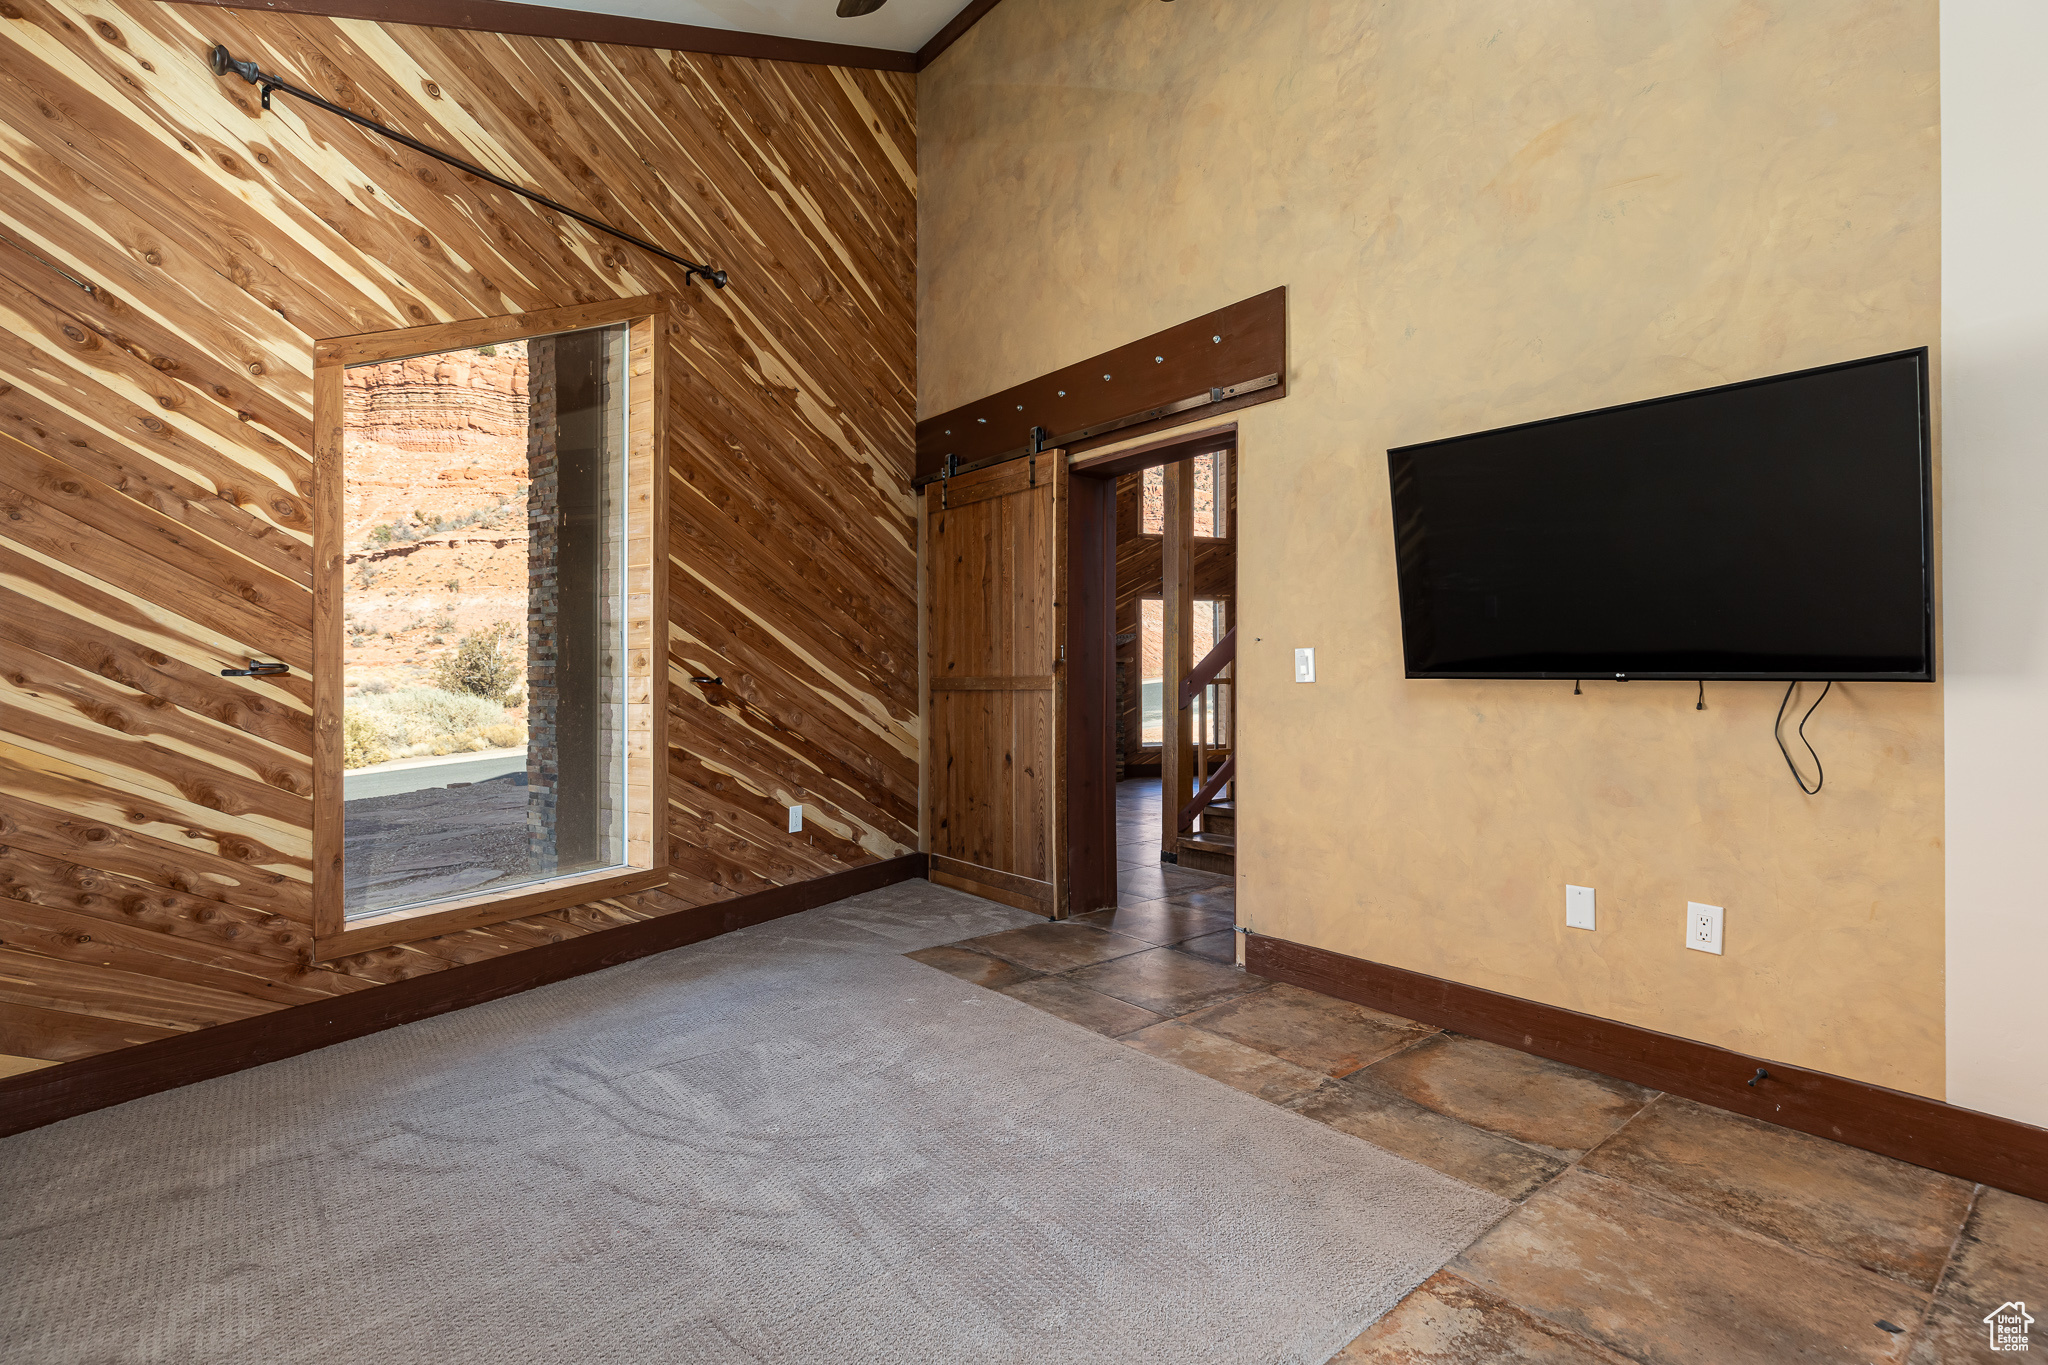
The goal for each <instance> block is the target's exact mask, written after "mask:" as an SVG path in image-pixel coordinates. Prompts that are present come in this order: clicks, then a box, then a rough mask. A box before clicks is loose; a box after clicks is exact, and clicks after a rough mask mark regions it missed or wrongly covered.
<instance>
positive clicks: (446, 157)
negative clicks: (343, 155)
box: [208, 43, 725, 289]
mask: <svg viewBox="0 0 2048 1365" xmlns="http://www.w3.org/2000/svg"><path fill="white" fill-rule="evenodd" d="M208 60H209V64H210V65H211V66H212V67H213V74H214V75H216V76H225V75H227V74H228V73H230V72H233V73H234V74H235V75H237V76H240V77H241V78H242V79H243V80H245V81H247V82H249V84H251V85H254V86H260V87H262V90H263V107H264V108H265V109H268V108H269V107H270V92H271V91H273V90H282V91H284V93H285V94H287V95H290V96H292V97H293V98H294V99H301V100H304V101H305V102H306V103H308V104H314V105H318V106H319V107H320V108H322V109H325V110H326V111H327V112H328V113H330V114H338V115H340V116H341V117H342V118H345V119H347V120H348V121H349V122H350V123H353V124H355V125H356V126H357V127H359V128H367V129H369V130H370V131H371V132H373V133H375V134H377V135H378V136H379V137H388V138H390V139H391V140H392V141H393V142H396V143H399V144H400V145H402V146H406V147H410V148H412V149H413V150H414V151H416V152H419V153H421V154H422V155H424V156H430V157H433V158H434V159H435V160H436V161H441V162H445V163H447V164H448V165H450V166H453V167H454V168H455V169H456V170H458V171H461V172H463V173H464V174H466V175H473V176H475V177H476V178H477V179H479V180H487V181H489V182H490V183H491V184H493V185H496V186H497V187H498V188H499V189H504V190H510V191H512V193H514V194H516V195H518V196H520V197H521V198H523V199H531V200H532V201H533V202H534V203H536V204H539V205H540V206H541V207H542V208H546V209H552V210H554V211H555V212H556V213H559V214H561V215H562V216H563V217H565V218H574V219H575V220H576V221H577V222H579V223H581V224H583V225H584V226H585V227H589V228H595V229H597V230H598V231H599V232H604V233H609V234H610V235H611V236H614V237H616V238H618V239H619V240H620V241H622V242H630V243H631V244H632V245H634V246H637V247H639V248H640V249H641V250H642V251H649V252H652V253H653V254H655V255H656V256H659V257H661V258H662V259H663V260H665V261H674V262H675V263H676V264H677V265H679V266H681V267H682V268H683V283H684V284H689V283H690V282H691V281H692V280H693V279H696V278H699V277H701V278H703V279H706V280H709V281H711V287H712V288H714V289H723V288H725V272H724V271H723V270H714V269H712V268H711V267H710V266H708V265H701V264H699V263H698V262H696V261H692V260H689V259H687V258H686V257H682V256H678V255H676V254H675V253H674V252H673V251H664V250H662V249H661V248H660V247H658V246H656V245H655V244H654V243H652V242H650V241H647V240H646V239H645V238H642V237H635V236H634V235H633V234H632V233H630V232H625V231H622V230H621V229H619V228H615V227H613V226H612V225H611V224H610V223H606V222H602V221H600V220H599V219H596V218H592V217H591V216H590V215H589V214H587V213H581V212H578V211H577V210H575V209H572V208H570V207H569V206H568V205H567V204H561V203H557V202H556V201H555V200H553V199H550V198H548V197H547V196H546V195H544V194H541V193H539V192H537V191H535V190H530V189H527V188H526V187H525V186H523V185H518V184H514V183H513V182H512V181H510V180H507V179H506V178H505V177H504V176H502V175H493V174H492V173H491V172H489V171H487V170H485V169H484V168H483V167H481V166H475V165H471V164H470V163H469V162H467V161H464V160H463V159H462V158H461V157H459V156H454V155H451V154H450V153H448V152H444V151H442V150H441V149H440V148H438V147H429V146H428V145H427V144H426V143H424V142H421V141H420V140H419V139H418V138H415V137H408V136H406V135H405V134H404V133H401V132H399V131H398V130H397V129H396V128H388V127H386V126H385V125H383V124H381V123H379V122H377V121H376V120H375V119H368V118H364V117H363V116H362V115H361V114H358V113H356V112H355V111H354V110H352V109H345V108H343V107H342V106H341V105H339V104H336V103H334V102H333V101H332V100H326V99H322V98H321V97H320V96H318V95H316V94H314V93H313V92H312V91H310V90H301V89H300V88H299V87H298V86H296V85H293V84H292V83H291V82H290V81H287V80H285V79H284V78H283V77H282V76H273V75H271V74H270V73H269V72H267V71H264V70H262V69H260V68H259V67H258V66H257V65H256V63H255V62H253V61H251V62H238V61H236V60H235V59H234V57H233V56H232V55H231V54H230V53H229V52H228V49H227V44H225V43H216V44H215V45H214V48H213V53H212V56H211V57H210V58H209V59H208Z"/></svg>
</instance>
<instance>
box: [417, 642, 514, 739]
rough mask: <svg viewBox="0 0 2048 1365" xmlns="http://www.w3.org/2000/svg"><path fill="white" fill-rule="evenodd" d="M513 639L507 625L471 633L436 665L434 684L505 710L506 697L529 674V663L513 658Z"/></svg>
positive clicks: (437, 660)
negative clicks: (489, 702) (481, 698)
mask: <svg viewBox="0 0 2048 1365" xmlns="http://www.w3.org/2000/svg"><path fill="white" fill-rule="evenodd" d="M512 635H513V628H512V626H511V625H510V624H509V623H508V622H504V621H500V622H499V623H498V624H497V625H495V626H487V627H485V628H484V629H482V630H473V631H471V632H470V633H469V634H467V635H465V636H463V637H462V641H461V643H460V644H458V645H456V647H455V652H454V653H453V654H446V655H443V656H442V657H441V658H439V659H436V660H435V661H434V682H435V683H436V684H438V685H439V686H440V687H441V688H442V689H443V690H444V691H448V692H467V693H468V694H470V695H471V696H473V697H485V698H489V699H490V701H491V703H492V704H493V705H494V706H503V705H504V704H505V696H506V694H507V693H509V692H510V691H511V690H512V688H513V687H514V686H515V685H516V684H517V683H518V682H519V678H520V675H521V674H523V673H524V672H525V671H526V661H525V660H524V659H520V658H516V657H514V655H513V653H512V651H511V649H510V648H509V647H508V646H509V644H510V641H511V639H512ZM494 719H495V717H494Z"/></svg>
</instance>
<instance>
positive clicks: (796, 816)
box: [789, 806, 804, 834]
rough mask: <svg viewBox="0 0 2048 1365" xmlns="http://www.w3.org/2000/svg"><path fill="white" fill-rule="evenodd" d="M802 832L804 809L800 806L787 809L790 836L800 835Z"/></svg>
mask: <svg viewBox="0 0 2048 1365" xmlns="http://www.w3.org/2000/svg"><path fill="white" fill-rule="evenodd" d="M803 830H804V808H803V807H802V806H791V807H790V808H789V832H790V833H791V834H801V833H803Z"/></svg>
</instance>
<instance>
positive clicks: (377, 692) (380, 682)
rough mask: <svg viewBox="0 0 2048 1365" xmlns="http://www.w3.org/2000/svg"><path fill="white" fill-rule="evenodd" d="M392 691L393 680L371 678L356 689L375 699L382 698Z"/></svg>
mask: <svg viewBox="0 0 2048 1365" xmlns="http://www.w3.org/2000/svg"><path fill="white" fill-rule="evenodd" d="M390 690H391V679H389V678H369V679H366V680H364V681H363V682H362V683H361V684H359V685H358V686H357V688H356V691H358V692H365V693H368V694H369V695H370V696H373V697H381V696H383V695H384V694H385V693H386V692H389V691H390Z"/></svg>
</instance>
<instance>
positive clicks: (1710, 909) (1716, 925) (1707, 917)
mask: <svg viewBox="0 0 2048 1365" xmlns="http://www.w3.org/2000/svg"><path fill="white" fill-rule="evenodd" d="M1722 913H1723V912H1722V910H1721V907H1720V906H1718V905H1702V904H1700V903H1699V902H1698V901H1687V902H1686V903H1685V946H1686V947H1688V948H1696V949H1698V950H1699V951H1700V952H1703V953H1712V954H1714V955H1715V956H1716V957H1719V956H1720V955H1721V916H1722Z"/></svg>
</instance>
